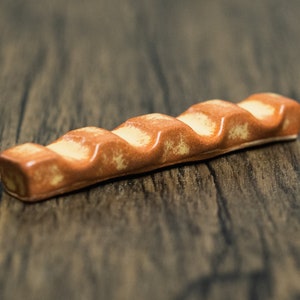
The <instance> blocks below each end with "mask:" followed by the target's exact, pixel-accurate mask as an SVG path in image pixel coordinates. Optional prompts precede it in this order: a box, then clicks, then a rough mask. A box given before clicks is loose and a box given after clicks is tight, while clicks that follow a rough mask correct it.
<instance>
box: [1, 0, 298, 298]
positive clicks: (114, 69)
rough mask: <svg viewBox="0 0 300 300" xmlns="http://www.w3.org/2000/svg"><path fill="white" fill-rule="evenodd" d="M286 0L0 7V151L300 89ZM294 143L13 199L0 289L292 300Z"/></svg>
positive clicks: (4, 215) (58, 294)
mask: <svg viewBox="0 0 300 300" xmlns="http://www.w3.org/2000/svg"><path fill="white" fill-rule="evenodd" d="M299 15H300V3H299V1H297V0H289V1H279V0H253V1H240V0H228V1H222V0H214V1H205V0H202V1H198V0H185V1H175V0H174V1H171V0H170V1H159V0H154V1H146V0H143V1H141V0H124V1H116V0H112V1H108V0H107V1H104V0H103V1H100V0H98V1H96V0H90V1H79V0H76V1H75V0H74V1H61V0H51V1H50V0H49V1H34V0H28V1H10V0H2V1H1V3H0V139H1V146H0V148H1V149H0V150H1V151H2V150H4V149H6V148H8V147H11V146H13V145H15V144H20V143H24V142H28V141H31V142H36V143H41V144H47V143H50V142H52V141H53V140H55V139H56V138H58V137H59V136H61V135H62V134H64V133H65V132H67V131H69V130H71V129H74V128H78V127H83V126H88V125H95V126H99V127H103V128H106V129H109V130H111V129H113V128H114V127H116V126H117V125H119V124H120V123H122V122H123V121H125V120H126V119H128V118H129V117H133V116H137V115H141V114H146V113H151V112H161V113H166V114H169V115H174V116H175V115H178V114H179V113H181V112H182V111H184V110H185V109H186V108H188V107H189V106H190V105H192V104H194V103H197V102H199V101H203V100H206V99H213V98H222V99H226V100H230V101H232V102H238V101H240V100H242V99H244V98H245V97H247V96H248V95H249V94H252V93H255V92H261V91H272V92H276V93H280V94H284V95H286V96H289V97H291V98H295V99H300V84H299V79H300V58H299V49H300V21H299V20H300V17H299ZM299 180H300V142H299V139H298V140H297V141H295V142H286V143H277V144H272V145H268V146H265V147H258V148H255V149H249V150H247V151H240V152H236V153H232V154H230V155H225V156H222V157H219V158H216V159H212V160H209V161H205V162H200V163H194V164H189V165H186V166H180V167H174V168H169V169H166V170H163V171H158V172H153V173H150V174H145V175H143V176H136V177H130V178H123V179H120V180H116V181H111V182H106V183H102V184H97V185H95V186H93V187H91V188H87V189H85V190H83V191H80V192H77V193H72V194H69V195H65V196H61V197H57V198H55V199H52V200H49V201H45V202H41V203H37V204H31V205H30V204H24V203H22V202H20V201H18V200H16V199H14V198H12V197H10V196H8V195H7V194H6V193H4V192H3V191H2V190H0V194H1V196H0V197H1V201H0V299H9V300H10V299H26V300H27V299H30V300H31V299H38V300H40V299H72V300H73V299H174V300H185V299H188V300H190V299H206V298H209V299H249V300H252V299H253V300H254V299H255V300H256V299H299V297H300V182H299Z"/></svg>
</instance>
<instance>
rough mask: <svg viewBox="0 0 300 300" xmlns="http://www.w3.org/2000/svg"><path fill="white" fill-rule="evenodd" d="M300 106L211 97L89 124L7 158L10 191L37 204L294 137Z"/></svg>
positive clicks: (278, 100)
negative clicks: (107, 124)
mask: <svg viewBox="0 0 300 300" xmlns="http://www.w3.org/2000/svg"><path fill="white" fill-rule="evenodd" d="M299 130H300V105H299V104H298V103H297V102H295V101H293V100H291V99H289V98H286V97H283V96H280V95H277V94H271V93H262V94H254V95H251V96H250V97H248V98H247V99H245V100H244V101H242V102H240V103H238V104H233V103H230V102H226V101H222V100H210V101H206V102H202V103H199V104H196V105H193V106H192V107H190V108H189V109H188V110H187V111H185V112H183V113H182V114H181V115H179V116H178V117H177V118H173V117H170V116H167V115H163V114H158V113H157V114H148V115H142V116H139V117H135V118H132V119H129V120H127V121H126V122H125V123H123V124H121V125H120V126H119V127H117V128H116V129H114V130H113V131H107V130H105V129H101V128H96V127H85V128H80V129H76V130H73V131H70V132H68V133H66V134H65V135H64V136H62V137H61V138H59V139H58V140H56V141H54V142H53V143H51V144H50V145H48V146H46V147H44V146H41V145H38V144H33V143H26V144H22V145H18V146H15V147H12V148H10V149H7V150H5V151H3V152H2V153H1V155H0V174H1V181H2V183H3V186H4V187H5V189H6V191H7V192H8V193H9V194H11V195H13V196H14V197H16V198H19V199H21V200H25V201H38V200H42V199H46V198H50V197H52V196H55V195H58V194H62V193H66V192H70V191H73V190H76V189H79V188H82V187H85V186H88V185H91V184H94V183H97V182H101V181H104V180H107V179H111V178H115V177H120V176H124V175H129V174H139V173H142V172H147V171H151V170H154V169H158V168H162V167H166V166H170V165H174V164H179V163H183V162H189V161H199V160H204V159H208V158H212V157H215V156H218V155H220V154H224V153H227V152H230V151H234V150H237V149H242V148H246V147H250V146H255V145H260V144H265V143H268V142H272V141H281V140H289V139H295V138H296V137H297V135H298V133H299Z"/></svg>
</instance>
